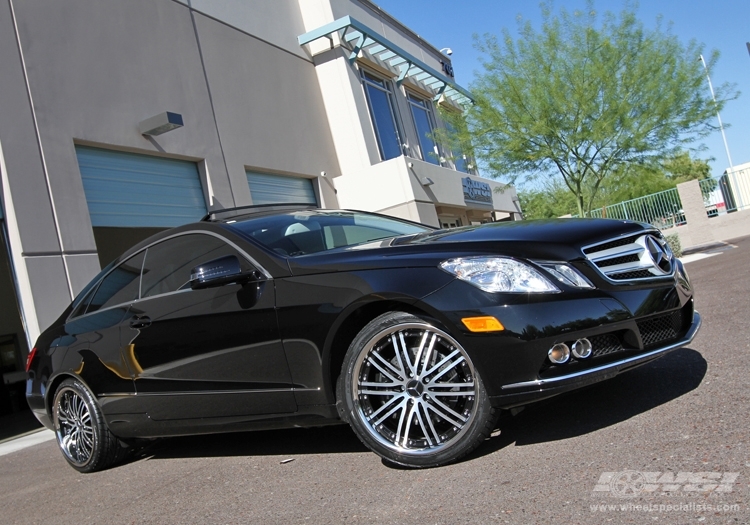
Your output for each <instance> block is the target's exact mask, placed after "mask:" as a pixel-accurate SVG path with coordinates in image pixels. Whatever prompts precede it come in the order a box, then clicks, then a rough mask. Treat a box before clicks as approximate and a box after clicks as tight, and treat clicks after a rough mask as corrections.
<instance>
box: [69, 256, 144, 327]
mask: <svg viewBox="0 0 750 525" xmlns="http://www.w3.org/2000/svg"><path fill="white" fill-rule="evenodd" d="M144 255H145V252H140V253H138V254H136V255H134V256H133V257H131V258H130V259H128V260H127V261H125V262H123V263H121V264H120V265H119V266H117V267H115V269H114V270H112V271H111V272H109V274H107V276H106V277H105V278H104V279H103V280H102V282H101V283H99V287H98V288H97V289H96V291H95V292H94V294H93V296H92V297H91V300H90V301H89V303H88V308H87V309H86V313H91V312H95V311H96V310H100V309H102V308H109V307H110V306H115V305H117V304H122V303H127V302H130V301H134V300H136V299H138V290H139V287H140V284H141V279H140V277H141V267H142V266H143V257H144ZM84 303H86V299H84V300H83V301H82V303H81V304H84ZM79 308H80V307H79Z"/></svg>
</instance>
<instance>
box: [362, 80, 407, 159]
mask: <svg viewBox="0 0 750 525" xmlns="http://www.w3.org/2000/svg"><path fill="white" fill-rule="evenodd" d="M360 71H361V72H362V83H363V85H364V88H365V97H366V98H367V105H368V107H369V109H370V118H372V125H373V127H374V128H375V137H376V138H377V140H378V148H379V150H380V158H381V159H382V160H388V159H393V158H396V157H399V156H401V155H402V150H401V133H400V130H399V125H398V119H397V118H396V112H395V109H394V106H395V104H394V100H393V91H392V89H391V83H390V82H389V81H387V80H383V79H381V78H378V77H376V76H375V75H371V74H370V73H368V72H366V71H364V70H360Z"/></svg>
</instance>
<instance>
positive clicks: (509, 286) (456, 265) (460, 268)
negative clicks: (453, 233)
mask: <svg viewBox="0 0 750 525" xmlns="http://www.w3.org/2000/svg"><path fill="white" fill-rule="evenodd" d="M440 268H442V269H443V270H445V271H446V272H448V273H452V274H453V275H455V276H456V277H458V278H459V279H461V280H462V281H466V282H467V283H470V284H473V285H474V286H476V287H477V288H479V289H480V290H484V291H485V292H511V293H555V292H559V291H560V290H559V289H558V288H557V287H556V286H555V285H554V284H552V283H551V282H550V281H549V280H548V279H546V278H545V277H544V276H543V275H542V274H541V273H540V272H538V271H537V270H535V269H534V268H532V267H531V266H529V265H528V264H524V263H522V262H520V261H517V260H515V259H510V258H508V257H458V258H456V259H449V260H447V261H443V262H442V263H440Z"/></svg>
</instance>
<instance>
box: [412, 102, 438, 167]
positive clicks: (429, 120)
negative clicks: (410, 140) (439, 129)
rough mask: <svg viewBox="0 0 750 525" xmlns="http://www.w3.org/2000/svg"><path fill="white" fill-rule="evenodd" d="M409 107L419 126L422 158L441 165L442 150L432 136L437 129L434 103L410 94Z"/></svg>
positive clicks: (416, 125) (416, 124)
mask: <svg viewBox="0 0 750 525" xmlns="http://www.w3.org/2000/svg"><path fill="white" fill-rule="evenodd" d="M409 107H411V116H412V117H413V118H414V126H415V127H416V128H417V135H418V136H419V149H420V151H421V153H422V160H426V161H427V162H431V163H433V164H437V165H440V152H439V151H438V147H437V144H435V141H434V140H432V138H431V137H430V135H431V134H432V132H433V130H434V129H435V125H434V122H435V121H434V119H433V117H432V105H431V104H430V103H429V102H428V101H426V100H424V99H422V98H419V97H415V96H414V95H412V94H409Z"/></svg>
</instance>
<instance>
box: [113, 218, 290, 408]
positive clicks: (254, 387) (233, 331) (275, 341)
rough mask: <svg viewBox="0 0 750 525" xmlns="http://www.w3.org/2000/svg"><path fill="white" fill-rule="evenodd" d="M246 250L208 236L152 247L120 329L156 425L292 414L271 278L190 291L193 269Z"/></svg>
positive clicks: (180, 238)
mask: <svg viewBox="0 0 750 525" xmlns="http://www.w3.org/2000/svg"><path fill="white" fill-rule="evenodd" d="M226 255H235V256H237V257H238V258H239V260H240V261H241V267H242V269H243V271H252V270H254V268H253V267H252V264H251V263H250V262H249V261H248V259H247V258H246V257H245V255H244V254H243V253H242V251H241V250H239V249H238V247H236V246H235V245H232V244H231V243H230V242H229V241H227V240H226V239H224V238H222V237H220V236H218V235H213V234H209V233H208V232H191V233H186V234H180V235H177V236H175V237H172V238H169V239H167V240H164V241H162V242H160V243H158V244H155V245H153V246H150V247H149V248H148V249H147V251H146V257H145V262H144V264H143V272H142V277H141V293H140V299H138V300H137V301H135V302H133V303H132V305H131V307H130V310H129V312H128V314H127V318H126V321H127V322H126V323H124V324H123V330H122V337H123V341H122V343H123V349H124V352H125V353H126V354H127V355H128V356H130V357H128V358H127V359H126V360H127V361H128V362H129V363H131V368H132V374H133V378H134V380H135V388H136V392H137V396H138V398H139V399H140V401H141V403H142V404H143V406H144V407H145V409H146V411H147V413H148V415H149V417H151V418H152V419H154V420H173V419H193V418H208V417H236V416H250V415H262V414H279V413H288V412H294V411H295V410H296V403H295V401H294V394H293V390H292V384H291V383H292V381H291V377H290V374H289V369H288V366H287V363H286V358H285V356H284V351H283V347H282V344H281V340H280V337H279V330H278V324H277V321H276V313H275V309H274V306H275V297H274V293H275V292H274V286H273V281H272V280H266V279H261V280H257V279H255V280H252V281H251V282H248V283H245V284H234V283H232V284H226V285H223V286H217V287H210V288H205V289H197V290H192V289H191V288H190V273H191V269H192V268H194V267H195V266H197V265H199V264H203V263H205V262H208V261H211V260H214V259H217V258H220V257H223V256H226Z"/></svg>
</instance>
